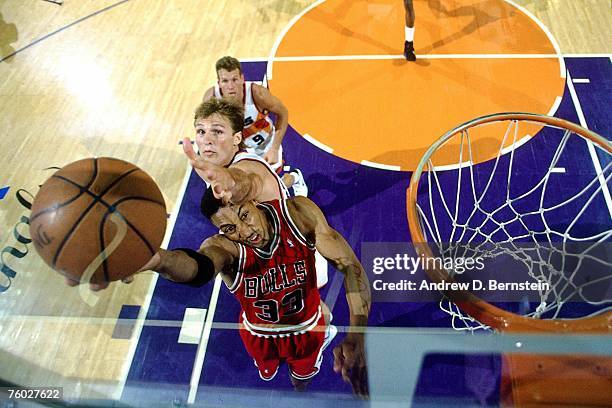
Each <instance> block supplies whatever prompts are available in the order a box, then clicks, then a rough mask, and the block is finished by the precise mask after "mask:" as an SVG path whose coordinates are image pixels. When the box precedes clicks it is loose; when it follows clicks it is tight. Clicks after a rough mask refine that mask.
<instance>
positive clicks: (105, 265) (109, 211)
mask: <svg viewBox="0 0 612 408" xmlns="http://www.w3.org/2000/svg"><path fill="white" fill-rule="evenodd" d="M126 200H141V201H149V202H152V203H155V204H158V205H161V206H162V207H164V208H165V207H166V206H165V205H164V204H160V203H159V202H157V201H155V200H150V199H147V198H145V197H123V198H121V199H120V200H117V201H115V202H114V203H113V204H111V205H110V206H108V205H107V204H106V203H104V204H105V205H107V211H106V213H105V214H104V216H103V217H102V222H101V223H100V227H99V237H100V241H99V242H100V252H102V251H104V249H105V242H106V241H105V239H104V225H105V224H106V220H107V219H108V216H109V215H111V214H112V213H113V212H115V211H117V212H118V213H119V214H121V212H120V211H118V210H117V206H118V205H119V204H121V203H122V202H123V201H126ZM111 207H112V208H111ZM121 218H123V220H124V221H125V223H126V224H127V225H128V227H130V229H131V230H132V231H133V232H134V233H135V234H136V235H137V236H138V238H140V239H141V241H142V242H143V243H144V244H145V245H146V246H147V249H148V250H149V252H151V255H155V249H154V248H153V246H152V245H151V244H150V243H149V241H148V240H147V239H146V238H145V237H144V235H143V234H142V233H141V232H140V230H139V229H138V228H136V227H135V226H134V225H132V223H131V222H130V221H129V220H128V219H127V218H125V217H123V216H122V217H121ZM102 267H103V271H104V278H105V279H106V281H107V282H110V279H109V274H108V263H107V258H105V259H104V260H103V261H102Z"/></svg>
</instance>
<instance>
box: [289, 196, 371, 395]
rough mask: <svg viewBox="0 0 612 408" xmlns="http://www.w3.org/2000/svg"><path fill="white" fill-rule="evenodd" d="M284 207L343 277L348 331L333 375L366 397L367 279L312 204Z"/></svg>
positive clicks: (347, 247) (337, 351) (300, 201)
mask: <svg viewBox="0 0 612 408" xmlns="http://www.w3.org/2000/svg"><path fill="white" fill-rule="evenodd" d="M287 203H288V205H289V211H290V212H291V215H292V217H293V218H294V220H295V221H296V223H297V224H298V228H299V229H300V231H302V232H303V233H304V234H305V235H306V237H307V238H308V239H309V240H311V241H312V242H315V246H316V248H317V250H318V251H319V252H320V253H321V255H323V256H324V257H325V258H326V259H327V260H328V261H329V262H331V263H332V265H334V267H335V268H336V269H338V271H340V272H341V273H343V274H344V287H345V290H346V300H347V302H348V305H349V310H350V324H351V328H352V330H350V331H349V333H348V334H347V336H346V338H345V339H344V340H343V342H342V343H341V344H340V345H339V346H337V347H336V348H334V371H336V372H337V373H341V374H342V378H343V379H344V381H346V382H348V383H350V384H351V385H352V387H353V391H354V392H355V394H357V395H359V396H361V397H366V396H367V395H368V391H367V369H366V359H365V345H364V331H365V326H367V323H368V316H369V313H370V305H371V296H370V284H369V281H368V277H367V275H366V273H365V271H364V269H363V267H362V266H361V263H360V262H359V260H358V259H357V256H355V253H354V252H353V250H352V248H351V247H350V245H349V244H348V243H347V242H346V240H345V239H344V237H342V235H340V234H339V233H338V231H336V230H334V229H333V228H332V227H330V226H329V224H328V223H327V220H326V219H325V216H324V215H323V213H322V212H321V210H320V209H319V207H317V206H316V204H314V203H313V202H312V201H310V200H309V199H308V198H306V197H295V198H293V199H292V200H290V201H288V202H287ZM292 208H293V211H292Z"/></svg>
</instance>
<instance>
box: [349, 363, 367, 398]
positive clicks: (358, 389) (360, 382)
mask: <svg viewBox="0 0 612 408" xmlns="http://www.w3.org/2000/svg"><path fill="white" fill-rule="evenodd" d="M354 373H355V375H354V376H353V378H352V380H353V382H352V385H353V391H354V392H355V394H356V395H358V396H359V397H361V398H366V397H367V396H368V376H367V370H366V369H365V367H360V368H355V369H354Z"/></svg>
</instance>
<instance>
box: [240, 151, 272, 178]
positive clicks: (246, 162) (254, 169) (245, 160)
mask: <svg viewBox="0 0 612 408" xmlns="http://www.w3.org/2000/svg"><path fill="white" fill-rule="evenodd" d="M231 167H236V168H239V169H240V170H243V171H246V172H247V173H257V174H261V175H263V174H264V172H266V173H267V168H266V164H265V163H264V162H263V160H260V159H259V158H258V157H257V156H256V155H254V154H246V155H243V157H240V158H239V159H238V160H237V161H235V162H234V163H232V165H231Z"/></svg>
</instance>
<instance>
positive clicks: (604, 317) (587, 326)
mask: <svg viewBox="0 0 612 408" xmlns="http://www.w3.org/2000/svg"><path fill="white" fill-rule="evenodd" d="M511 120H517V121H518V120H520V121H531V122H538V123H544V124H547V125H549V126H553V127H557V128H562V129H569V130H570V131H572V132H574V133H576V134H577V135H580V136H582V137H583V138H585V139H587V140H589V141H591V142H592V143H594V144H596V145H598V146H599V147H601V148H603V149H604V150H605V151H607V152H608V153H610V154H612V143H611V142H609V141H608V140H606V139H605V138H603V137H602V136H600V135H598V134H597V133H594V132H592V131H590V130H588V129H585V128H583V127H581V126H579V125H577V124H575V123H572V122H569V121H566V120H563V119H559V118H555V117H551V116H545V115H537V114H531V113H518V112H509V113H497V114H493V115H488V116H483V117H480V118H477V119H474V120H471V121H469V122H466V123H464V124H462V125H459V126H457V127H456V128H454V129H453V130H450V131H449V132H447V133H445V134H444V135H443V136H442V137H440V138H439V139H438V140H437V141H436V142H434V143H433V144H432V145H431V146H430V147H429V149H428V150H427V152H426V153H425V154H424V155H423V157H422V158H421V160H420V162H419V163H418V165H417V168H416V169H415V171H414V173H412V177H411V179H410V185H409V186H408V189H407V190H406V203H407V204H406V210H407V216H408V226H409V229H410V235H411V236H412V242H413V245H414V246H415V249H416V251H417V253H418V254H423V255H425V256H428V257H432V256H433V252H432V251H431V248H430V247H429V244H428V242H427V240H426V239H425V235H424V234H423V231H422V229H421V223H420V217H419V215H418V210H417V202H416V199H417V191H418V188H419V181H420V179H421V175H422V174H423V171H424V169H425V166H426V165H427V162H428V161H429V158H430V157H431V156H432V155H433V153H434V152H435V151H436V150H437V149H438V148H439V147H440V146H442V145H443V144H444V143H446V142H447V141H448V140H449V139H451V138H452V137H453V136H454V135H456V134H458V133H461V132H462V131H464V130H466V129H468V128H471V127H474V126H478V125H482V124H485V123H491V122H501V121H511ZM425 272H426V273H427V275H428V276H429V278H430V279H431V280H432V281H434V282H441V281H448V282H452V281H453V278H452V277H451V276H450V275H449V274H448V272H447V271H446V270H444V269H438V268H434V269H426V270H425ZM444 294H445V295H446V296H447V297H448V298H449V299H450V300H452V301H453V302H454V303H455V304H456V305H457V306H458V307H459V308H460V309H461V310H463V311H464V312H466V313H468V314H469V315H470V316H472V317H473V318H474V319H476V320H478V321H480V322H481V323H484V324H486V325H487V326H490V327H492V328H494V329H496V330H498V331H502V332H504V331H505V332H512V331H516V332H525V331H527V332H579V333H601V332H608V331H611V330H612V312H607V313H603V314H600V315H597V316H592V317H586V318H580V319H548V320H542V319H532V318H527V317H525V316H521V315H518V314H515V313H511V312H508V311H506V310H503V309H500V308H498V307H496V306H493V305H492V304H490V303H488V302H486V301H484V300H482V299H480V298H479V297H477V296H476V295H474V294H473V293H471V292H468V291H447V292H444Z"/></svg>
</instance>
